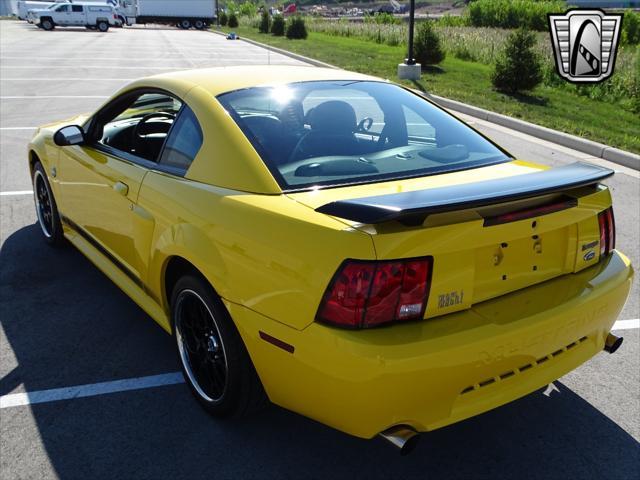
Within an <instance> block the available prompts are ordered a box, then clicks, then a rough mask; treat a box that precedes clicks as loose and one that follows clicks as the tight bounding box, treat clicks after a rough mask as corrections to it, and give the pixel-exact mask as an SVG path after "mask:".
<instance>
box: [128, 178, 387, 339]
mask: <svg viewBox="0 0 640 480" xmlns="http://www.w3.org/2000/svg"><path fill="white" fill-rule="evenodd" d="M137 209H138V211H137V213H138V215H137V219H136V220H135V221H136V222H137V227H136V228H137V230H138V231H137V233H136V244H137V246H136V248H139V249H140V255H141V256H142V257H146V258H148V259H149V260H148V275H147V279H146V283H147V284H148V285H149V287H150V289H151V291H152V294H153V295H154V296H155V297H156V298H157V299H162V302H163V305H164V307H165V309H166V310H168V303H167V298H166V295H165V293H164V289H165V287H164V272H165V268H166V265H167V263H168V261H169V259H170V258H171V257H172V256H179V257H182V258H184V259H185V260H187V261H189V262H190V263H192V264H193V265H195V266H196V267H197V268H198V269H199V270H200V272H201V273H202V274H203V275H204V276H205V277H206V278H207V279H208V280H209V282H210V283H211V285H212V286H213V287H214V288H215V289H216V291H217V293H218V294H219V295H220V296H221V297H222V298H223V299H225V300H226V301H228V302H233V303H237V304H241V305H244V306H246V307H248V308H250V309H252V310H254V311H257V312H259V313H261V314H263V315H265V316H267V317H270V318H272V319H275V320H277V321H279V322H282V323H285V324H287V325H290V326H292V327H294V328H299V329H301V328H304V327H305V326H307V325H309V324H310V323H311V322H313V320H314V317H315V313H316V310H317V308H318V305H319V303H320V299H321V297H322V295H323V293H324V290H325V288H326V287H327V285H328V283H329V281H330V279H331V278H332V276H333V274H334V273H335V271H336V269H337V268H338V266H339V265H340V263H341V262H342V261H343V259H344V258H348V257H354V258H365V259H366V258H375V252H374V249H373V244H372V242H371V238H370V237H369V235H367V234H365V233H363V232H359V231H357V230H355V229H352V228H350V227H348V226H346V225H345V224H344V223H342V222H339V221H337V220H335V219H332V218H329V217H326V216H325V215H322V214H318V213H316V212H314V211H312V210H310V209H309V208H308V207H306V206H304V205H301V204H299V203H297V202H295V201H293V200H291V199H290V198H288V197H286V196H284V195H256V194H249V193H242V192H238V191H234V190H228V189H223V188H219V187H214V186H211V185H207V184H203V183H199V182H195V181H191V180H188V179H179V178H176V177H172V176H169V175H165V174H161V173H157V172H151V173H149V174H147V176H146V178H145V180H144V183H143V185H142V188H141V190H140V194H139V198H138V206H137ZM146 252H148V253H146Z"/></svg>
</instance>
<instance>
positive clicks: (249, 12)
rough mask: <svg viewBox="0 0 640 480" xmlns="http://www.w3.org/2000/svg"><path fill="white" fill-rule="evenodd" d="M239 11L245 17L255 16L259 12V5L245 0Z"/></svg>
mask: <svg viewBox="0 0 640 480" xmlns="http://www.w3.org/2000/svg"><path fill="white" fill-rule="evenodd" d="M238 12H239V13H240V15H241V16H243V17H255V16H256V15H257V14H258V7H257V6H256V5H255V4H254V3H251V2H244V3H243V4H242V5H240V6H239V7H238Z"/></svg>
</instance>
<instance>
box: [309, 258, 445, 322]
mask: <svg viewBox="0 0 640 480" xmlns="http://www.w3.org/2000/svg"><path fill="white" fill-rule="evenodd" d="M432 265H433V258H432V257H424V258H413V259H410V260H393V261H360V260H347V261H345V262H344V263H343V264H342V265H341V266H340V268H339V269H338V271H337V272H336V274H335V275H334V277H333V280H332V281H331V283H330V284H329V287H328V288H327V291H326V292H325V294H324V297H323V298H322V303H321V304H320V308H318V314H317V315H316V319H317V320H319V321H321V322H325V323H329V324H331V325H336V326H340V327H346V328H370V327H375V326H378V325H383V324H386V323H389V322H402V321H406V320H415V319H419V318H422V316H423V314H424V310H425V308H426V306H427V298H428V294H429V288H430V286H431V285H430V284H431V269H432Z"/></svg>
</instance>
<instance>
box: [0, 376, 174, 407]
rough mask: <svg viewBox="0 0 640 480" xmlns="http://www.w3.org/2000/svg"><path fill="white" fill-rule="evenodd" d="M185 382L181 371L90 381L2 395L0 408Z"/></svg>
mask: <svg viewBox="0 0 640 480" xmlns="http://www.w3.org/2000/svg"><path fill="white" fill-rule="evenodd" d="M179 383H184V378H183V377H182V374H181V373H180V372H174V373H165V374H162V375H151V376H149V377H137V378H128V379H126V380H114V381H112V382H101V383H90V384H87V385H78V386H75V387H66V388H53V389H51V390H38V391H35V392H25V393H11V394H9V395H3V396H1V397H0V409H2V408H10V407H19V406H23V405H33V404H35V403H47V402H56V401H59V400H71V399H73V398H84V397H95V396H96V395H106V394H108V393H118V392H128V391H130V390H144V389H145V388H155V387H163V386H165V385H177V384H179Z"/></svg>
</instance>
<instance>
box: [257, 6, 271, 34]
mask: <svg viewBox="0 0 640 480" xmlns="http://www.w3.org/2000/svg"><path fill="white" fill-rule="evenodd" d="M270 27H271V17H270V16H269V12H267V11H266V10H265V11H263V12H262V16H261V17H260V25H258V31H259V32H260V33H269V28H270Z"/></svg>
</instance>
